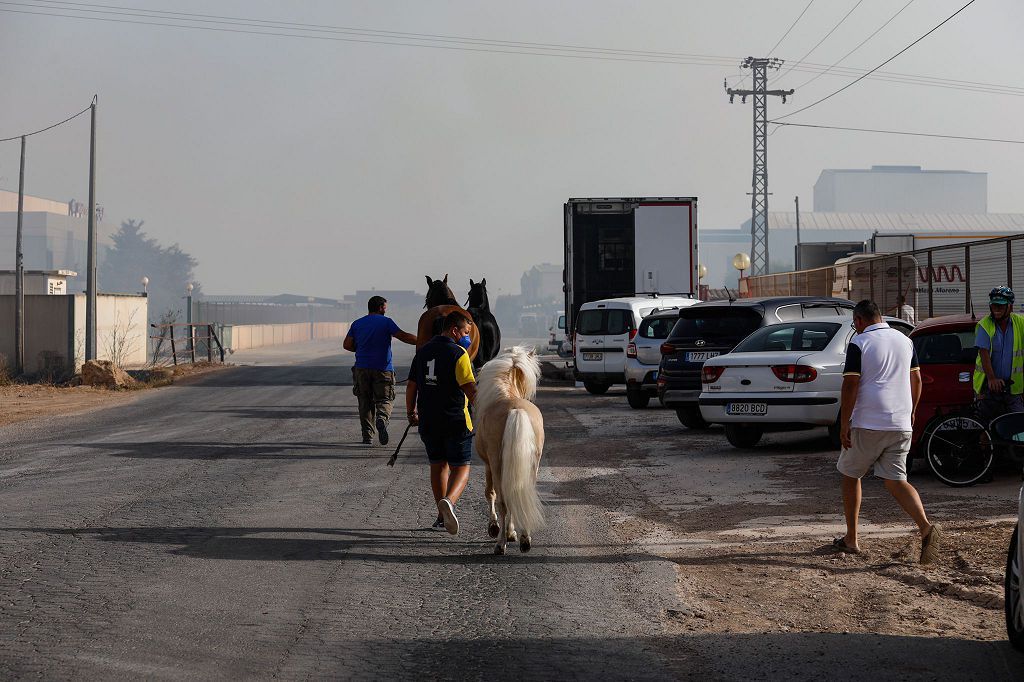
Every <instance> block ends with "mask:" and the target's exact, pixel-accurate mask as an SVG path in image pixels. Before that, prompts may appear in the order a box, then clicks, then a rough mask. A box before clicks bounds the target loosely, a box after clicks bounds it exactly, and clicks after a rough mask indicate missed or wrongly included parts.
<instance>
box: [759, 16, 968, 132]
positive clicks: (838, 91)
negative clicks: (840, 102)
mask: <svg viewBox="0 0 1024 682" xmlns="http://www.w3.org/2000/svg"><path fill="white" fill-rule="evenodd" d="M974 2H975V0H968V2H967V4H966V5H964V6H963V7H961V8H960V9H958V10H957V11H955V12H953V13H952V14H950V15H949V16H948V17H946V18H945V19H943V20H942V21H941V22H939V23H938V24H936V25H935V26H934V27H933V28H932V29H931V30H930V31H928V32H927V33H925V34H924V35H923V36H921V37H920V38H918V39H917V40H915V41H914V42H912V43H910V44H909V45H907V46H906V47H904V48H903V49H902V50H900V51H899V52H897V53H896V54H894V55H893V56H891V57H889V58H888V59H886V60H885V61H884V62H882V63H881V64H879V65H878V66H876V67H875V68H873V69H871V70H870V71H868V72H867V73H866V74H864V75H863V76H860V77H858V78H856V79H854V80H852V81H850V82H849V83H847V84H846V85H844V86H843V87H841V88H839V89H838V90H836V91H835V92H833V93H831V94H828V95H825V96H824V97H822V98H821V99H819V100H818V101H817V102H811V103H810V104H808V105H807V106H805V107H801V108H800V109H797V110H796V111H793V112H790V113H788V114H786V115H784V116H779V118H778V119H775V120H774V121H772V123H774V122H775V121H777V120H780V119H783V118H789V117H790V116H794V115H796V114H799V113H800V112H801V111H807V110H808V109H810V108H811V107H813V106H817V105H819V104H821V103H822V102H824V101H825V100H827V99H831V98H832V97H835V96H836V95H838V94H839V93H840V92H842V91H843V90H846V89H847V88H850V87H852V86H854V85H856V84H857V83H859V82H861V81H862V80H864V79H865V78H867V77H868V76H870V75H871V74H872V73H874V72H875V71H877V70H878V69H880V68H882V67H883V66H885V65H886V64H888V63H889V62H891V61H892V60H894V59H896V58H897V57H899V56H900V55H901V54H903V53H904V52H906V51H907V50H909V49H910V48H912V47H913V46H914V45H917V44H918V43H919V42H921V41H922V40H924V39H925V38H927V37H928V36H930V35H931V34H932V33H935V31H937V30H939V29H940V28H941V27H942V26H943V25H945V24H946V23H947V22H949V21H951V20H952V19H953V17H955V16H956V15H958V14H960V13H961V12H963V11H964V10H965V9H967V8H968V7H970V6H971V5H973V4H974Z"/></svg>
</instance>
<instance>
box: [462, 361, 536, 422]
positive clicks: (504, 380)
mask: <svg viewBox="0 0 1024 682" xmlns="http://www.w3.org/2000/svg"><path fill="white" fill-rule="evenodd" d="M539 380H540V363H539V362H538V361H537V356H536V355H535V354H534V353H532V352H531V351H530V349H527V348H524V347H523V346H512V347H511V348H506V349H505V350H503V351H501V353H499V354H498V356H497V357H495V358H494V359H493V360H491V361H490V362H488V363H487V364H486V365H484V366H483V367H482V368H481V369H480V376H479V381H478V383H477V393H476V404H475V405H474V407H475V408H476V410H477V411H478V412H480V413H482V412H483V411H484V410H486V409H487V408H488V407H489V406H491V405H493V404H494V403H495V402H496V401H498V400H507V399H509V398H523V399H525V400H530V401H532V400H533V399H534V397H536V395H537V382H538V381H539Z"/></svg>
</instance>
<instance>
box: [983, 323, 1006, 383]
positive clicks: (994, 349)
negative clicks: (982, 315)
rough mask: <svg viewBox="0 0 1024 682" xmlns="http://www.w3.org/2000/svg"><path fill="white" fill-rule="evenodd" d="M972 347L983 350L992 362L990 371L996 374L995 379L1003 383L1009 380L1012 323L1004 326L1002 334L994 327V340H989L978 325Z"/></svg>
mask: <svg viewBox="0 0 1024 682" xmlns="http://www.w3.org/2000/svg"><path fill="white" fill-rule="evenodd" d="M974 345H975V346H977V347H978V348H984V349H985V350H987V351H988V353H989V358H990V359H991V360H992V371H993V372H995V373H996V378H997V379H1003V380H1004V381H1005V380H1007V379H1009V378H1010V374H1011V373H1013V321H1012V320H1011V321H1010V322H1008V323H1007V324H1006V331H1005V332H1004V331H1003V330H1002V329H1000V328H999V325H998V324H997V325H996V334H995V338H992V339H990V338H989V336H988V332H986V331H985V330H984V329H982V327H981V325H980V324H979V325H978V332H977V333H976V334H975V335H974Z"/></svg>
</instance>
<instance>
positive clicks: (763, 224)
mask: <svg viewBox="0 0 1024 682" xmlns="http://www.w3.org/2000/svg"><path fill="white" fill-rule="evenodd" d="M780 66H782V60H781V59H777V58H763V57H747V58H746V59H744V60H743V63H742V64H740V67H741V68H744V69H750V72H751V75H752V77H753V81H754V83H753V89H751V90H734V89H732V88H730V87H729V85H728V83H727V84H726V86H725V91H726V92H727V93H728V94H729V102H730V103H731V102H732V101H733V99H734V98H735V97H736V95H739V96H740V98H741V101H742V102H743V103H744V104H745V103H746V101H747V97H753V98H754V174H753V180H752V182H751V188H752V192H751V202H750V209H751V216H750V242H751V243H750V274H751V275H766V274H768V95H774V96H776V97H781V98H782V101H783V102H785V101H786V97H788V96H789V95H792V94H793V90H769V89H768V69H777V68H779V67H780Z"/></svg>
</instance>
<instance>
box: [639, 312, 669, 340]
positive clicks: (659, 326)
mask: <svg viewBox="0 0 1024 682" xmlns="http://www.w3.org/2000/svg"><path fill="white" fill-rule="evenodd" d="M676 319H677V318H675V317H650V318H647V319H646V320H644V321H643V322H641V323H640V332H639V334H640V336H641V337H643V338H645V339H667V338H668V334H669V332H670V331H672V327H673V326H675V323H676Z"/></svg>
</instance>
